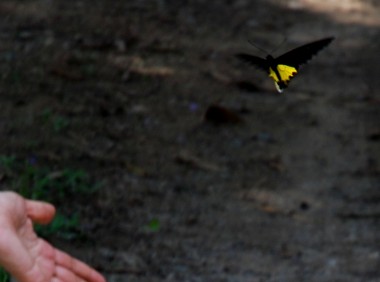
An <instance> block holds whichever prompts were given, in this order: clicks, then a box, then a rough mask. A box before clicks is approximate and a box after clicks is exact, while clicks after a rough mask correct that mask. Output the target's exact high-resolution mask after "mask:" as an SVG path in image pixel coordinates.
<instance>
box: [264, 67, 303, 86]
mask: <svg viewBox="0 0 380 282" xmlns="http://www.w3.org/2000/svg"><path fill="white" fill-rule="evenodd" d="M277 73H278V74H279V76H280V77H278V75H277ZM277 73H276V72H275V71H274V70H273V69H272V68H269V77H271V78H272V79H273V80H274V83H275V85H276V88H277V90H278V91H279V92H282V90H283V89H284V88H286V87H287V86H288V84H289V81H290V79H292V78H293V76H294V75H296V74H297V69H296V68H294V67H291V66H286V65H277Z"/></svg>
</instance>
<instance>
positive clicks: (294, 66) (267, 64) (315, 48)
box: [236, 37, 334, 92]
mask: <svg viewBox="0 0 380 282" xmlns="http://www.w3.org/2000/svg"><path fill="white" fill-rule="evenodd" d="M333 40H334V37H328V38H324V39H320V40H317V41H314V42H311V43H308V44H305V45H303V46H300V47H298V48H295V49H293V50H291V51H289V52H287V53H285V54H283V55H281V56H279V57H277V58H274V57H272V56H271V55H268V56H267V57H266V58H265V59H263V58H260V57H256V56H253V55H249V54H237V55H236V56H237V57H238V58H240V59H242V60H244V61H246V62H248V63H250V64H252V65H255V66H256V67H258V68H260V69H262V70H264V71H265V72H267V73H268V74H269V77H271V78H273V80H274V83H275V85H276V88H277V90H278V91H279V92H282V91H283V90H284V89H285V88H286V87H287V86H288V84H289V81H290V79H292V78H293V77H294V75H296V74H297V72H298V68H299V66H300V65H303V64H306V63H307V61H309V60H310V59H311V58H312V56H313V55H315V54H317V53H318V52H319V51H320V50H321V49H323V48H324V47H326V46H327V45H329V44H330V43H331V41H333Z"/></svg>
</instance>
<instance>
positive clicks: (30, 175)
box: [0, 156, 99, 282]
mask: <svg viewBox="0 0 380 282" xmlns="http://www.w3.org/2000/svg"><path fill="white" fill-rule="evenodd" d="M0 174H2V175H3V176H5V178H6V179H9V182H10V186H11V187H12V190H14V191H16V192H18V193H20V194H21V195H22V196H24V197H25V198H28V199H34V200H42V201H47V202H52V203H59V204H60V205H61V204H62V205H63V204H66V203H67V202H68V201H69V199H73V198H80V197H81V196H84V197H88V196H89V195H91V194H93V193H95V192H96V191H97V190H98V188H99V185H95V184H92V183H91V181H90V177H89V176H88V175H87V173H86V172H84V171H83V170H75V169H69V168H66V169H62V170H52V169H50V168H47V167H41V166H39V165H38V164H37V161H36V159H35V158H30V159H28V160H27V161H20V160H17V159H16V158H15V157H13V156H0ZM63 206H65V205H63ZM79 226H80V215H79V214H78V213H76V214H70V215H64V214H60V213H57V215H56V217H55V218H54V220H53V222H52V223H51V224H49V225H47V226H38V225H37V226H36V230H37V232H38V233H39V234H40V235H41V236H43V237H48V236H51V235H56V236H59V237H61V238H63V239H74V238H77V237H80V236H81V234H80V229H79ZM0 282H1V281H0Z"/></svg>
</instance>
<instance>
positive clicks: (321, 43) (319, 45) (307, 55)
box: [276, 37, 334, 69]
mask: <svg viewBox="0 0 380 282" xmlns="http://www.w3.org/2000/svg"><path fill="white" fill-rule="evenodd" d="M333 39H334V37H328V38H324V39H321V40H318V41H314V42H311V43H308V44H306V45H303V46H301V47H298V48H295V49H293V50H291V51H289V52H287V53H285V54H283V55H281V56H279V57H277V58H276V62H277V64H283V65H288V66H292V67H295V68H296V69H298V67H299V66H300V65H303V64H306V63H307V61H309V60H310V59H311V58H312V57H313V56H314V55H315V54H317V53H318V52H319V51H320V50H322V49H323V48H324V47H326V46H327V45H329V44H330V43H331V41H333Z"/></svg>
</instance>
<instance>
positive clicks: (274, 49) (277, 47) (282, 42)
mask: <svg viewBox="0 0 380 282" xmlns="http://www.w3.org/2000/svg"><path fill="white" fill-rule="evenodd" d="M287 40H288V38H287V37H286V36H284V39H282V41H281V43H280V44H278V45H277V46H276V47H274V48H273V50H271V51H270V53H271V54H273V53H274V52H275V51H276V50H278V49H279V48H280V47H281V46H282V45H283V44H284V43H285V42H286V41H287Z"/></svg>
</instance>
